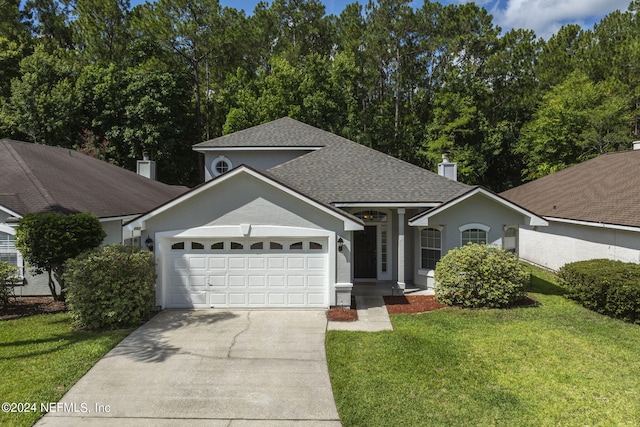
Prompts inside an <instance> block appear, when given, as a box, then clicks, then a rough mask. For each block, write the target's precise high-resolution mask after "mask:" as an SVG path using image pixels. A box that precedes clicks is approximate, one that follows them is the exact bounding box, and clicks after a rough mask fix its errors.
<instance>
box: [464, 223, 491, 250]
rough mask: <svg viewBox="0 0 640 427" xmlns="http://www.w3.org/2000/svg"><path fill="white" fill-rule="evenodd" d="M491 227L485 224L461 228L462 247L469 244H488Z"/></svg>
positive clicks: (468, 225) (467, 225)
mask: <svg viewBox="0 0 640 427" xmlns="http://www.w3.org/2000/svg"><path fill="white" fill-rule="evenodd" d="M489 230H491V228H490V227H487V226H486V225H484V224H466V225H463V226H462V227H460V246H464V245H466V244H467V243H479V244H487V236H488V234H489Z"/></svg>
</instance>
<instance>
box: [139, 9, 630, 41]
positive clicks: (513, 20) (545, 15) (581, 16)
mask: <svg viewBox="0 0 640 427" xmlns="http://www.w3.org/2000/svg"><path fill="white" fill-rule="evenodd" d="M258 1H259V0H220V3H221V4H222V5H223V6H229V7H233V8H236V9H244V11H245V12H246V13H247V14H248V15H250V14H251V13H252V11H253V9H254V8H255V6H256V4H258ZM422 1H423V0H415V1H414V2H413V4H414V6H418V7H419V6H420V5H421V4H422ZM142 2H144V0H131V4H132V5H135V4H138V3H142ZM354 2H355V0H323V3H324V5H325V6H326V8H327V14H334V15H339V14H340V12H341V11H342V10H343V9H344V7H345V5H347V4H349V3H354ZM360 3H361V4H363V5H364V4H366V3H367V0H361V1H360ZM440 3H442V4H452V3H453V4H461V3H468V1H467V0H441V1H440ZM476 3H477V4H478V5H480V6H484V7H485V8H486V9H487V10H488V11H489V12H490V13H491V14H492V15H493V17H494V23H495V24H496V25H498V26H500V27H501V28H502V29H503V30H505V31H506V30H510V29H511V28H526V29H531V30H534V31H535V33H536V35H537V36H538V37H543V38H545V39H548V38H549V37H550V36H551V35H552V34H554V33H556V32H557V31H558V29H559V28H560V27H561V26H562V25H566V24H578V25H580V26H582V27H583V28H592V27H593V24H594V23H596V22H598V21H600V20H601V19H602V18H603V17H605V16H606V15H608V14H609V13H611V12H613V11H614V10H617V9H620V10H623V11H625V10H627V7H628V6H629V3H630V0H476Z"/></svg>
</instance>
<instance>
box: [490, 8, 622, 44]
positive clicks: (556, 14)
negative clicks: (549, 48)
mask: <svg viewBox="0 0 640 427" xmlns="http://www.w3.org/2000/svg"><path fill="white" fill-rule="evenodd" d="M628 6H629V0H559V1H558V0H508V1H507V4H506V7H505V8H500V9H497V10H494V11H493V14H494V17H495V21H496V23H497V24H498V25H500V26H501V27H502V28H503V29H505V30H506V29H510V28H526V29H531V30H534V31H535V33H536V35H537V36H538V37H543V38H545V39H548V38H549V37H550V36H551V35H552V34H554V33H556V32H557V31H558V29H559V28H560V27H561V26H562V25H566V24H578V25H581V26H582V27H585V28H591V27H592V26H593V23H594V22H599V21H600V20H601V19H602V18H604V17H605V16H606V15H608V14H609V13H611V12H613V11H614V10H616V9H621V10H626V9H627V7H628Z"/></svg>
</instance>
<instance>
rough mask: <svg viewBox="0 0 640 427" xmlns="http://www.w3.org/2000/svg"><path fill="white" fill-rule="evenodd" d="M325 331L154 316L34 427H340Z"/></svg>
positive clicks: (206, 313)
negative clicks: (332, 388) (326, 351)
mask: <svg viewBox="0 0 640 427" xmlns="http://www.w3.org/2000/svg"><path fill="white" fill-rule="evenodd" d="M383 308H384V307H383ZM326 325H327V320H326V315H325V312H324V311H321V310H314V311H293V310H292V311H226V310H201V311H164V312H162V313H160V314H158V315H157V316H155V317H154V318H153V319H151V320H150V321H149V322H147V323H146V324H145V325H143V326H142V327H140V328H139V329H137V330H136V331H134V332H133V333H132V334H131V335H130V336H128V337H127V338H126V339H124V340H123V341H122V342H121V343H120V344H119V345H117V346H116V347H115V348H114V349H113V350H112V351H111V352H109V353H108V354H107V355H106V356H105V357H103V358H102V359H101V360H100V361H99V362H98V363H97V364H96V365H95V366H94V367H93V368H92V369H91V370H90V371H89V372H88V373H87V374H86V375H85V376H84V377H82V378H81V379H80V381H78V383H77V384H76V385H74V386H73V387H72V388H71V390H70V391H69V392H68V393H67V394H66V395H65V396H64V397H63V398H62V399H61V400H60V406H59V408H61V410H59V411H58V412H49V413H48V414H47V415H46V416H45V417H44V418H42V419H41V420H40V421H39V422H38V423H37V424H36V425H37V426H56V427H57V426H86V425H89V426H115V425H117V426H119V427H126V426H143V427H144V426H204V425H206V426H214V427H218V426H240V425H242V426H285V427H286V426H294V425H295V426H303V427H311V426H319V427H320V426H322V427H324V426H340V425H341V423H340V419H339V417H338V413H337V410H336V405H335V401H334V399H333V392H332V390H331V383H330V381H329V373H328V369H327V362H326V357H325V349H324V343H325V331H326ZM63 405H66V406H63ZM83 408H86V410H83Z"/></svg>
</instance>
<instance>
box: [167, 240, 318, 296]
mask: <svg viewBox="0 0 640 427" xmlns="http://www.w3.org/2000/svg"><path fill="white" fill-rule="evenodd" d="M167 258H168V259H166V261H168V262H169V263H168V267H169V269H168V281H167V288H166V290H165V291H166V292H167V295H166V299H165V305H166V306H167V307H168V308H189V307H193V308H204V307H216V308H217V307H220V308H223V307H225V308H226V307H282V308H293V307H326V306H327V305H328V287H329V286H328V256H327V239H326V238H317V239H304V240H302V239H296V240H274V239H230V240H213V239H209V240H204V239H202V240H172V241H171V242H170V250H169V253H168V254H167Z"/></svg>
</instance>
